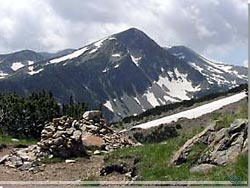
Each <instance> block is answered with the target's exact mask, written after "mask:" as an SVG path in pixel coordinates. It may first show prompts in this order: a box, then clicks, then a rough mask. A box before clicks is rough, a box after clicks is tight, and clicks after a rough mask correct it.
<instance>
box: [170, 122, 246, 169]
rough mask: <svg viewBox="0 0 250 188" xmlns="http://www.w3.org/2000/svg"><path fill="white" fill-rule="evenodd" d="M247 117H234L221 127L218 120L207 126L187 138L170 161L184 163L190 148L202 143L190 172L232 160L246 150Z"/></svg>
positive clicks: (224, 163) (190, 150) (177, 163)
mask: <svg viewBox="0 0 250 188" xmlns="http://www.w3.org/2000/svg"><path fill="white" fill-rule="evenodd" d="M247 124H248V120H247V119H236V120H235V121H234V122H233V123H232V124H231V125H230V126H229V127H227V128H221V127H220V126H219V124H218V122H215V123H213V124H212V125H210V126H208V127H207V128H206V129H205V130H204V131H202V132H201V133H199V134H198V135H196V136H194V137H193V138H191V139H189V140H188V141H187V142H186V143H185V144H184V145H183V146H182V147H181V148H180V149H179V150H178V151H177V152H176V153H175V155H174V157H173V158H172V161H171V162H172V163H173V164H176V165H180V164H183V163H185V162H186V161H187V160H188V159H189V156H190V153H191V152H192V150H194V149H195V147H196V148H197V146H199V145H200V146H201V145H203V146H204V147H203V149H202V151H201V152H200V154H199V156H198V157H196V160H195V161H192V163H193V164H195V165H194V166H193V167H192V168H191V169H190V172H200V171H208V170H210V169H211V168H214V167H216V166H221V165H226V164H228V163H230V162H234V161H235V160H236V158H237V157H238V156H239V155H240V154H241V153H244V152H247V149H248V148H247V144H248V138H247V135H248V133H247Z"/></svg>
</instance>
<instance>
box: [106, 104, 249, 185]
mask: <svg viewBox="0 0 250 188" xmlns="http://www.w3.org/2000/svg"><path fill="white" fill-rule="evenodd" d="M212 115H213V117H214V120H217V121H218V122H219V123H218V124H217V126H220V128H223V127H228V126H229V125H230V124H231V123H232V122H233V120H235V119H237V118H247V101H244V102H243V103H241V106H240V107H239V108H238V110H237V111H235V112H234V113H232V114H231V113H228V114H219V113H213V114H212ZM202 130H203V129H202V128H193V129H189V130H187V131H185V132H182V134H180V135H178V136H177V137H172V138H168V139H167V140H166V141H165V142H162V143H158V144H145V145H143V146H138V147H135V148H125V149H120V150H117V151H114V152H112V153H110V154H108V155H107V156H105V162H106V164H112V163H128V161H129V160H131V157H132V158H133V157H135V156H136V157H137V158H138V159H139V160H138V163H136V168H137V169H138V179H137V180H147V181H155V180H161V181H180V180H187V181H195V180H197V181H205V180H206V181H229V176H239V177H241V180H242V181H246V180H247V177H248V155H247V153H243V154H241V155H240V156H239V157H238V158H237V161H236V162H235V163H233V164H228V165H226V166H219V167H216V168H214V169H212V170H211V171H209V172H200V173H190V172H189V169H190V167H191V166H193V165H194V164H193V163H194V161H196V159H197V157H198V156H199V154H200V153H201V152H202V151H204V149H206V145H204V144H202V143H200V144H198V145H196V146H195V147H193V148H192V151H190V154H189V156H188V158H187V161H186V162H185V163H183V164H182V165H180V166H175V165H172V164H170V161H171V159H172V157H173V156H174V154H175V152H176V151H177V150H178V149H179V148H180V147H181V146H182V145H183V144H184V143H185V142H186V141H187V140H188V139H190V138H192V137H193V136H194V135H196V134H197V133H199V132H201V131H202Z"/></svg>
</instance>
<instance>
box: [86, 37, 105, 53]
mask: <svg viewBox="0 0 250 188" xmlns="http://www.w3.org/2000/svg"><path fill="white" fill-rule="evenodd" d="M106 39H107V38H104V39H101V40H99V41H97V42H96V43H94V46H95V47H96V48H94V49H92V50H91V51H90V52H89V53H90V54H92V53H95V52H97V50H98V49H99V48H101V46H102V44H103V41H105V40H106Z"/></svg>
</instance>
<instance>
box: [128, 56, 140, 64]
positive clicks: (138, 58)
mask: <svg viewBox="0 0 250 188" xmlns="http://www.w3.org/2000/svg"><path fill="white" fill-rule="evenodd" d="M130 57H131V59H132V61H133V63H134V64H135V65H136V66H137V67H138V66H139V61H140V60H141V57H134V56H133V55H130Z"/></svg>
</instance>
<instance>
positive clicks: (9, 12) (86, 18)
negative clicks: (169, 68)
mask: <svg viewBox="0 0 250 188" xmlns="http://www.w3.org/2000/svg"><path fill="white" fill-rule="evenodd" d="M247 15H248V14H247V1H246V0H60V1H59V0H0V28H1V29H0V53H9V52H12V51H17V50H21V49H32V50H36V51H49V52H53V51H57V50H61V49H65V48H79V47H82V46H84V45H86V44H88V43H90V42H93V41H95V40H98V39H100V38H102V37H105V36H107V35H111V34H113V33H117V32H120V31H122V30H126V29H128V28H130V27H136V28H138V29H141V30H143V31H144V32H145V33H147V34H148V35H149V36H150V37H151V38H153V39H154V40H155V41H156V42H157V43H158V44H160V45H161V46H172V45H186V46H188V47H190V48H192V49H194V50H196V51H197V52H199V53H201V54H203V55H205V56H207V57H209V58H211V59H215V60H218V61H223V62H226V63H230V64H238V65H243V64H244V63H246V62H247V39H248V30H247V25H248V23H247V21H248V16H247Z"/></svg>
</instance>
